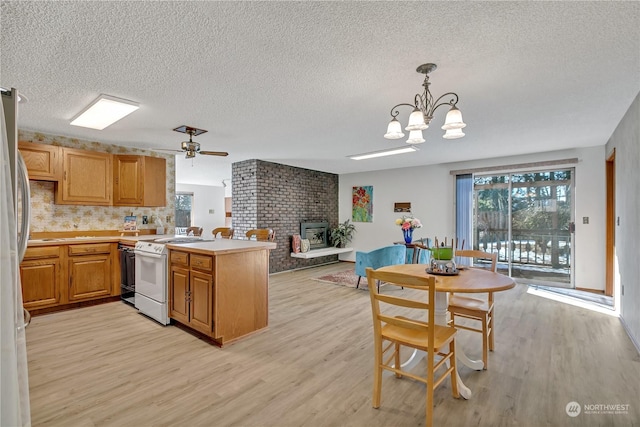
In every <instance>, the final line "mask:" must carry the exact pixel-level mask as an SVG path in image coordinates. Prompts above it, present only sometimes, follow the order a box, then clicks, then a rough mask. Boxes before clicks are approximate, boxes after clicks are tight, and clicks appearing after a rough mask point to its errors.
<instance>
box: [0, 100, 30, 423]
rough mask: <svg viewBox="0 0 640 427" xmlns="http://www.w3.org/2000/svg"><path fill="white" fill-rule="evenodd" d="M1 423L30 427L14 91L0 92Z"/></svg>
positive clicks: (25, 190) (21, 176)
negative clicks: (21, 276)
mask: <svg viewBox="0 0 640 427" xmlns="http://www.w3.org/2000/svg"><path fill="white" fill-rule="evenodd" d="M0 91H1V93H2V95H1V97H2V103H0V108H1V111H0V113H1V114H0V119H1V121H2V129H1V132H0V139H1V142H2V149H1V150H0V165H1V169H2V170H0V346H1V350H2V353H1V358H0V370H1V373H0V378H2V381H0V396H1V398H0V425H2V426H30V425H31V413H30V406H29V378H28V370H27V349H26V337H25V328H26V326H27V325H28V323H29V314H28V312H27V311H26V310H24V309H23V306H22V286H21V283H20V262H21V260H22V257H24V252H25V250H26V247H27V240H28V238H29V214H30V208H29V203H30V200H29V199H30V195H29V179H28V176H27V174H26V167H25V166H24V161H23V160H22V157H21V156H20V153H19V152H18V100H19V98H20V96H19V95H18V91H17V90H16V89H11V90H5V89H2V88H0Z"/></svg>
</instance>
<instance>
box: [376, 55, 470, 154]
mask: <svg viewBox="0 0 640 427" xmlns="http://www.w3.org/2000/svg"><path fill="white" fill-rule="evenodd" d="M436 68H437V65H436V64H431V63H427V64H422V65H420V66H419V67H418V68H417V69H416V71H417V72H418V73H421V74H424V75H425V77H424V83H422V86H423V87H424V91H423V93H418V94H416V95H415V97H414V100H413V103H412V104H409V103H402V104H398V105H396V106H394V107H393V108H392V109H391V122H390V123H389V125H388V126H387V133H385V134H384V137H385V138H387V139H400V138H403V137H404V133H403V132H402V127H401V125H400V122H399V121H398V119H397V117H398V115H399V114H400V111H399V110H398V107H402V106H407V107H411V108H413V111H412V112H411V114H410V115H409V122H408V124H407V127H405V128H404V129H405V130H406V131H409V139H407V143H408V144H420V143H422V142H424V141H425V140H424V138H423V137H422V131H423V130H425V129H427V128H428V127H429V124H430V123H431V120H432V119H433V114H434V113H435V111H436V110H437V109H438V108H439V107H441V106H443V105H448V106H449V107H450V109H449V112H448V113H447V116H446V118H445V123H444V125H443V126H442V130H445V131H446V132H445V134H444V135H443V136H442V137H443V138H445V139H457V138H462V137H463V136H464V133H463V132H462V130H461V129H462V128H464V127H465V126H466V124H465V123H464V122H463V121H462V112H460V110H459V109H458V107H457V104H458V95H457V94H456V93H454V92H447V93H445V94H444V95H441V96H440V97H438V98H437V99H435V100H434V99H433V95H431V91H430V90H429V85H430V84H431V83H430V82H429V73H430V72H432V71H434V70H435V69H436Z"/></svg>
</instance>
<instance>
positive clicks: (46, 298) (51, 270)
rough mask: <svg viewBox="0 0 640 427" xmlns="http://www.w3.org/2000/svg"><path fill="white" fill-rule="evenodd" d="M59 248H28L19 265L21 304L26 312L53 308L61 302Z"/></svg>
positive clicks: (61, 274)
mask: <svg viewBox="0 0 640 427" xmlns="http://www.w3.org/2000/svg"><path fill="white" fill-rule="evenodd" d="M60 254H61V247H60V246H46V247H38V248H28V249H27V251H26V253H25V256H24V260H23V261H22V263H21V264H20V278H21V281H22V302H23V305H24V308H26V309H27V310H34V309H40V308H47V307H54V306H56V305H58V304H60V302H61V296H62V292H61V287H60V284H61V280H62V276H63V271H62V263H61V261H60Z"/></svg>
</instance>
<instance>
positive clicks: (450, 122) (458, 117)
mask: <svg viewBox="0 0 640 427" xmlns="http://www.w3.org/2000/svg"><path fill="white" fill-rule="evenodd" d="M465 126H466V124H465V123H464V122H463V121H462V113H461V112H460V110H458V109H457V108H456V106H455V105H454V106H453V107H451V110H449V112H448V113H447V118H446V119H445V120H444V126H442V130H449V129H462V128H463V127H465Z"/></svg>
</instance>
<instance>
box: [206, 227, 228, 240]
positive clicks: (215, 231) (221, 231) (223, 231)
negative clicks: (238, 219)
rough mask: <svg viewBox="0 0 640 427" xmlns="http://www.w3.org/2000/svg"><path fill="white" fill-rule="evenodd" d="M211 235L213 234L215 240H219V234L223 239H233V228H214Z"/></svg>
mask: <svg viewBox="0 0 640 427" xmlns="http://www.w3.org/2000/svg"><path fill="white" fill-rule="evenodd" d="M211 234H213V237H214V238H217V237H218V234H220V238H221V239H233V228H230V227H218V228H214V229H213V231H212V232H211Z"/></svg>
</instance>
